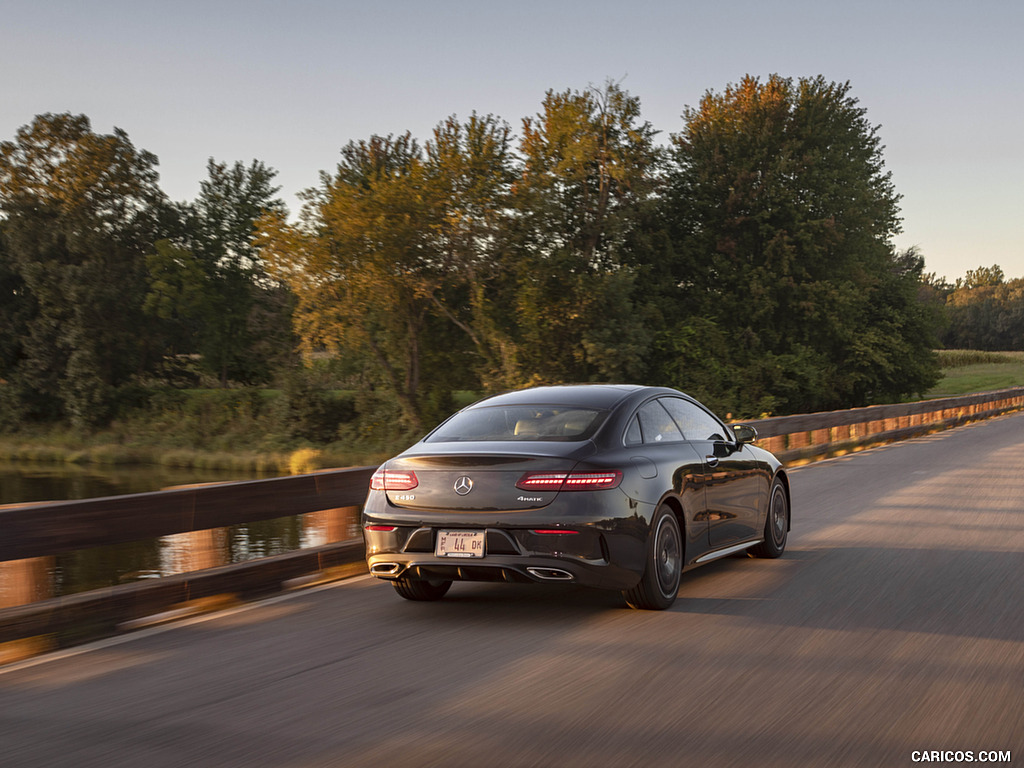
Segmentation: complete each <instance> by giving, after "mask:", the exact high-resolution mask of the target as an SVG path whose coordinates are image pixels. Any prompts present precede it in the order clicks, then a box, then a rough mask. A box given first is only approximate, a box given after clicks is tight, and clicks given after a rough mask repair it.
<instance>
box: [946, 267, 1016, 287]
mask: <svg viewBox="0 0 1024 768" xmlns="http://www.w3.org/2000/svg"><path fill="white" fill-rule="evenodd" d="M1005 279H1006V276H1005V275H1004V274H1003V268H1002V267H1000V266H999V265H998V264H993V265H992V266H991V267H978V268H977V269H968V270H967V274H966V275H964V276H963V277H962V278H957V281H956V284H955V286H954V287H955V288H957V289H964V290H970V289H971V288H981V287H984V286H990V285H1001V284H1002V283H1003V281H1004V280H1005Z"/></svg>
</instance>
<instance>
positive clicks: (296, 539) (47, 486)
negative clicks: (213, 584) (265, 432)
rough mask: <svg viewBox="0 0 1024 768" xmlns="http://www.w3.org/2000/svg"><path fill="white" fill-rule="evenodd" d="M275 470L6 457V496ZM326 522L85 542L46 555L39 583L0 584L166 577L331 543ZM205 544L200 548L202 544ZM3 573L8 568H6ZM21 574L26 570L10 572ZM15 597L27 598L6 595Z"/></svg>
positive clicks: (43, 496) (296, 520)
mask: <svg viewBox="0 0 1024 768" xmlns="http://www.w3.org/2000/svg"><path fill="white" fill-rule="evenodd" d="M267 476H268V475H259V474H255V473H244V472H214V471H193V470H181V469H174V468H167V467H154V466H97V465H81V466H80V465H69V464H44V463H38V462H0V504H19V503H24V502H31V501H60V500H65V499H85V498H95V497H102V496H116V495H120V494H127V493H144V492H147V491H157V490H161V489H164V488H169V487H172V486H176V485H189V484H192V483H211V482H230V481H236V480H256V479H259V478H260V477H267ZM323 529H324V524H323V521H321V520H318V519H317V518H316V516H315V515H300V516H293V517H282V518H278V519H275V520H263V521H258V522H253V523H246V524H242V525H234V526H231V527H229V528H222V529H218V530H216V531H212V532H207V533H205V534H179V535H176V536H164V537H162V538H159V539H149V540H144V541H137V542H131V543H128V544H116V545H110V546H105V547H96V548H93V549H86V550H79V551H76V552H69V553H65V554H60V555H56V556H54V557H47V558H40V559H39V560H41V561H44V563H43V564H41V565H39V564H37V567H36V568H34V569H32V571H31V572H32V573H33V574H35V575H34V576H32V578H33V579H34V580H35V581H38V582H40V583H36V584H33V585H23V584H22V585H12V584H7V585H4V584H0V591H2V590H3V588H4V587H5V586H6V588H7V591H8V592H11V591H15V590H16V591H17V592H18V593H19V594H22V593H24V594H31V595H34V596H35V598H36V599H40V598H45V597H57V596H61V595H68V594H73V593H75V592H83V591H86V590H90V589H98V588H102V587H108V586H113V585H115V584H123V583H125V582H130V581H138V580H140V579H149V578H159V577H160V576H164V575H168V574H170V573H178V572H181V571H185V570H192V569H193V568H195V567H205V566H208V565H214V564H222V563H234V562H242V561H244V560H250V559H253V558H256V557H265V556H268V555H275V554H279V553H282V552H288V551H291V550H294V549H300V548H302V547H307V546H315V545H317V544H321V543H324V537H323ZM197 549H198V550H201V551H200V552H198V553H197V552H196V551H195V550H197ZM0 577H2V572H0ZM11 578H17V579H22V580H23V577H20V576H18V577H11ZM4 602H7V603H8V604H16V603H17V602H26V600H23V599H20V598H19V599H13V600H12V599H10V597H9V596H8V599H7V600H3V595H0V605H2V604H3V603H4Z"/></svg>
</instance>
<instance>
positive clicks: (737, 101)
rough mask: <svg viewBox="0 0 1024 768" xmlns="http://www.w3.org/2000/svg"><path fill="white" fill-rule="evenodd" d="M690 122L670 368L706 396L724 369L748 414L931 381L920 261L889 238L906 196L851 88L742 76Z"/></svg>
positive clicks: (877, 397) (734, 401)
mask: <svg viewBox="0 0 1024 768" xmlns="http://www.w3.org/2000/svg"><path fill="white" fill-rule="evenodd" d="M683 118H684V127H683V130H682V131H681V132H680V133H678V134H676V135H673V137H672V141H673V147H674V151H673V165H672V168H671V170H670V172H669V184H668V190H667V193H666V195H665V201H664V204H665V209H664V213H663V216H664V222H665V226H666V229H667V232H668V234H669V238H668V239H669V242H670V243H671V250H672V257H673V260H674V262H675V263H674V268H672V269H671V270H669V272H668V279H667V280H666V282H665V283H664V285H666V286H670V287H669V288H667V289H665V290H667V292H668V294H669V295H672V294H673V293H674V294H675V295H676V297H677V299H678V300H677V302H676V304H675V307H676V311H675V313H674V316H673V315H670V316H669V317H668V318H667V322H666V326H667V327H668V328H669V331H668V332H667V333H666V334H663V335H662V337H661V338H660V339H659V340H658V346H659V348H660V349H662V350H666V351H675V352H676V353H677V354H676V355H675V356H672V355H668V356H666V358H665V365H664V366H663V368H662V372H661V377H662V378H665V379H668V380H671V381H673V382H674V383H676V384H678V385H680V386H683V387H684V388H687V387H688V386H689V385H688V382H689V381H690V380H694V381H696V382H697V383H698V386H697V387H696V389H697V390H699V394H702V395H705V396H707V395H709V394H710V395H714V393H712V392H710V391H709V390H710V389H711V388H712V387H714V386H715V384H714V382H715V381H717V382H719V383H718V384H717V387H718V390H719V391H718V394H717V397H718V398H724V399H726V401H727V403H725V405H728V406H729V408H730V410H738V411H740V412H744V413H757V412H762V411H788V412H793V411H802V410H823V409H829V408H839V407H849V406H854V405H864V404H867V403H871V402H880V401H884V400H889V399H896V398H899V397H901V396H903V395H905V394H908V393H913V392H921V391H923V390H924V389H926V388H927V387H928V386H929V385H930V384H931V383H933V381H934V380H935V378H936V377H937V375H938V367H937V363H936V361H935V359H934V353H933V352H932V351H931V348H932V345H933V342H932V340H931V338H930V333H931V329H932V327H933V325H932V320H931V318H930V317H929V316H928V313H927V312H925V311H923V310H922V308H921V307H920V305H919V303H918V300H917V290H918V287H919V285H920V282H921V277H922V274H921V270H922V267H923V262H922V261H921V260H920V259H919V257H917V256H916V255H915V254H913V253H911V254H904V255H902V256H901V255H899V254H896V252H895V251H894V249H893V246H892V238H893V236H894V235H895V234H897V233H898V232H899V224H900V219H899V208H898V203H899V195H897V194H896V192H895V189H894V187H893V184H892V180H891V177H890V174H889V173H888V172H886V171H885V169H884V163H883V158H882V145H881V142H880V139H879V136H878V128H877V127H876V126H872V125H871V124H870V123H869V122H868V120H867V116H866V110H865V109H864V108H863V107H861V106H860V105H859V104H858V101H857V99H855V98H854V97H852V96H851V95H850V86H849V84H848V83H846V84H837V83H830V82H826V81H825V80H824V78H822V77H820V76H819V77H816V78H801V79H800V80H796V81H794V80H792V79H787V78H782V77H779V76H777V75H773V76H771V77H770V78H768V80H767V81H766V82H761V81H760V80H759V79H757V78H753V77H749V76H748V77H746V78H744V79H743V80H742V81H741V82H740V83H739V84H738V85H730V86H729V87H727V88H726V90H725V92H724V93H721V94H717V93H713V92H710V91H709V92H708V93H707V94H705V96H704V98H703V99H702V100H701V103H700V105H699V107H698V108H696V109H694V108H689V107H688V108H687V109H686V110H685V111H684V114H683ZM671 286H675V288H674V289H673V288H671ZM663 292H664V291H663ZM689 388H691V389H692V388H693V387H689ZM709 399H711V400H714V399H716V398H715V397H714V396H712V397H709ZM718 405H719V407H722V405H723V403H721V402H719V403H718Z"/></svg>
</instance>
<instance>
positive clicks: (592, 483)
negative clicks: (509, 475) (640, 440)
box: [516, 469, 622, 491]
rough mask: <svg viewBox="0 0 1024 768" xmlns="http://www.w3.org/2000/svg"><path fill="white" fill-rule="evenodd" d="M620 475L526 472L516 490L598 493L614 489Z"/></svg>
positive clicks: (614, 471)
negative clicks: (606, 489) (602, 490)
mask: <svg viewBox="0 0 1024 768" xmlns="http://www.w3.org/2000/svg"><path fill="white" fill-rule="evenodd" d="M621 482H622V473H621V472H620V471H619V470H617V469H613V470H609V471H606V472H528V473H527V474H525V475H523V476H522V477H520V478H519V482H517V483H516V488H519V489H520V490H523V491H599V490H601V489H604V488H615V487H616V486H618V484H619V483H621Z"/></svg>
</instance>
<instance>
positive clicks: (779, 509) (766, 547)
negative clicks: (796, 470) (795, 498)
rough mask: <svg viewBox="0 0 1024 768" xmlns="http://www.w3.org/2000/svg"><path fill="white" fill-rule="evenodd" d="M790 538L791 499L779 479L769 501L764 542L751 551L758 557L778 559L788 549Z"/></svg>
mask: <svg viewBox="0 0 1024 768" xmlns="http://www.w3.org/2000/svg"><path fill="white" fill-rule="evenodd" d="M788 536H789V497H788V496H787V495H786V488H785V486H784V485H783V484H782V481H781V480H779V479H778V478H776V479H775V482H774V483H773V484H772V494H771V496H770V497H769V499H768V519H767V520H765V521H764V541H762V542H761V543H760V544H758V545H757V546H756V547H751V549H750V551H751V552H752V553H753V554H754V555H756V556H757V557H778V556H779V555H781V554H782V553H783V552H784V551H785V549H786V539H787V538H788Z"/></svg>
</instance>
